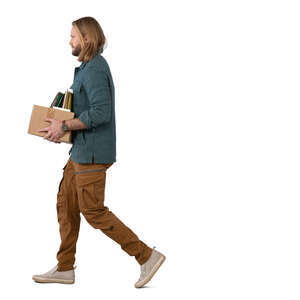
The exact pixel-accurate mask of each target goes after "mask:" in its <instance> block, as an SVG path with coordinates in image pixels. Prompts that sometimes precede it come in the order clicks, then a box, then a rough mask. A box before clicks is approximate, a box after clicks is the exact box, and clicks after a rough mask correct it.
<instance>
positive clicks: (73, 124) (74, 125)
mask: <svg viewBox="0 0 300 300" xmlns="http://www.w3.org/2000/svg"><path fill="white" fill-rule="evenodd" d="M66 125H67V127H68V129H69V130H80V129H86V128H87V127H86V126H85V124H84V123H82V122H81V121H80V120H79V119H78V118H75V119H71V120H67V121H66Z"/></svg>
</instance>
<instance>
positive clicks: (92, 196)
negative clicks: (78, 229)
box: [75, 167, 106, 209]
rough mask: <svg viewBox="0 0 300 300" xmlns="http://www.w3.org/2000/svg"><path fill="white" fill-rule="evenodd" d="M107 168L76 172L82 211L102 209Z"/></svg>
mask: <svg viewBox="0 0 300 300" xmlns="http://www.w3.org/2000/svg"><path fill="white" fill-rule="evenodd" d="M105 178H106V168H105V167H99V168H94V169H86V170H80V171H77V172H75V180H76V186H77V192H78V201H79V207H80V209H100V208H103V205H104V190H105Z"/></svg>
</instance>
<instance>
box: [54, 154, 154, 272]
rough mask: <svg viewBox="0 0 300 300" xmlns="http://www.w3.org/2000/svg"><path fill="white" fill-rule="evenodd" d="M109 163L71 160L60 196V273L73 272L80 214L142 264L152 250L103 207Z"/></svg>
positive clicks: (58, 256)
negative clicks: (79, 162) (88, 162)
mask: <svg viewBox="0 0 300 300" xmlns="http://www.w3.org/2000/svg"><path fill="white" fill-rule="evenodd" d="M111 165H112V163H110V164H95V163H94V164H78V163H75V162H74V161H72V160H71V159H70V158H69V159H68V161H67V163H66V165H65V166H64V168H63V177H62V179H61V181H60V184H59V188H58V193H57V203H56V209H57V219H58V222H59V232H60V237H61V244H60V248H59V250H58V252H57V255H56V258H57V260H58V271H67V270H71V269H73V264H74V262H75V253H76V243H77V239H78V234H79V227H80V213H82V215H83V216H84V217H85V219H86V220H87V222H88V223H89V224H90V225H91V226H93V227H94V228H96V229H100V230H101V231H102V232H103V233H104V234H106V235H107V236H108V237H110V238H111V239H113V240H114V241H115V242H117V243H118V244H119V245H120V246H121V248H122V249H123V250H124V251H125V252H127V253H128V254H129V255H130V256H134V257H135V259H136V260H137V262H138V263H139V264H140V265H141V264H143V263H145V262H146V260H147V259H148V258H149V257H150V255H151V252H152V249H151V248H150V247H148V246H147V245H146V244H145V243H143V242H142V241H141V240H139V238H138V237H137V235H136V234H135V233H134V232H133V231H132V230H131V229H129V228H128V227H127V226H126V225H125V224H123V223H122V222H121V221H120V220H119V219H118V218H117V217H116V216H115V215H114V214H113V213H112V212H111V211H110V210H109V209H108V207H107V206H104V195H105V179H106V170H107V169H108V168H109V167H110V166H111Z"/></svg>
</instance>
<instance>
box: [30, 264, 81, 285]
mask: <svg viewBox="0 0 300 300" xmlns="http://www.w3.org/2000/svg"><path fill="white" fill-rule="evenodd" d="M57 267H58V266H57V265H56V266H55V267H54V268H52V269H51V270H50V271H48V272H46V273H44V274H37V275H33V276H32V279H33V280H34V281H36V282H40V283H65V284H70V283H74V281H75V272H74V269H76V266H75V268H74V269H72V270H68V271H57Z"/></svg>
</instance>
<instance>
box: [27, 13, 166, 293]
mask: <svg viewBox="0 0 300 300" xmlns="http://www.w3.org/2000/svg"><path fill="white" fill-rule="evenodd" d="M69 44H70V46H71V47H72V55H73V56H78V61H81V65H80V66H79V67H77V68H75V72H74V81H73V84H72V86H71V87H70V88H72V89H73V108H72V111H73V112H74V114H75V117H74V119H72V120H67V121H66V120H63V121H59V120H55V119H51V118H47V119H46V121H48V122H49V123H50V125H49V126H48V127H46V128H43V129H41V130H40V131H41V132H43V131H44V132H46V133H45V136H44V138H45V139H47V140H48V141H51V142H54V143H60V141H59V139H60V138H61V137H62V136H63V135H64V134H65V132H66V131H69V130H71V131H72V142H73V145H72V147H71V149H70V151H69V154H70V153H71V154H70V157H69V159H68V161H67V163H66V165H65V166H64V168H63V177H62V179H61V181H60V184H59V188H58V193H57V203H56V209H57V219H58V222H59V232H60V237H61V244H60V247H59V250H58V252H57V255H56V258H57V261H58V264H57V265H56V266H55V267H53V268H52V269H51V270H50V271H48V272H46V273H44V274H39V275H33V276H32V279H33V280H35V281H36V282H57V283H74V281H75V273H74V269H75V268H76V267H75V268H74V266H73V265H74V262H75V253H76V243H77V239H78V234H79V227H80V213H82V215H83V216H84V217H85V219H86V220H87V222H88V223H89V224H90V225H91V226H93V227H94V228H96V229H100V230H101V231H102V232H103V233H104V234H105V235H107V236H108V237H110V238H111V239H113V240H114V241H115V242H117V243H118V244H119V245H120V246H121V248H122V249H123V250H124V251H125V252H126V253H127V254H128V255H130V256H134V257H135V259H136V261H137V262H138V263H139V264H140V270H141V273H140V277H139V279H138V280H137V282H136V283H135V287H136V288H140V287H142V286H144V285H145V284H146V283H147V282H149V280H150V279H151V278H152V277H153V275H154V274H155V273H156V271H157V270H158V269H159V267H160V266H161V264H162V263H163V262H164V260H165V258H166V257H165V255H163V254H162V253H160V252H158V251H157V250H155V247H153V248H150V247H149V246H148V245H147V244H145V243H144V242H143V241H141V240H140V239H139V238H138V236H137V235H136V234H135V233H134V232H133V231H132V230H131V229H130V228H128V227H127V226H126V225H125V224H124V223H122V221H121V220H120V219H118V217H117V216H116V215H114V214H113V213H112V212H111V211H110V210H109V208H108V207H107V206H105V205H104V195H105V192H104V190H105V180H106V171H107V169H108V168H110V167H111V166H112V164H113V163H114V162H115V161H116V128H115V92H114V84H113V79H112V75H111V72H110V68H109V65H108V63H107V61H106V60H105V58H104V57H103V56H102V55H101V53H102V52H103V48H104V44H105V36H104V34H103V31H102V28H101V26H100V25H99V23H98V22H97V21H96V20H95V19H94V18H92V17H84V18H80V19H78V20H76V21H74V22H72V29H71V40H70V43H69Z"/></svg>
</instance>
